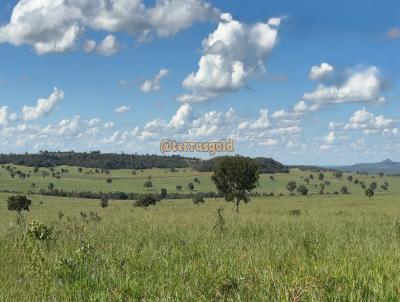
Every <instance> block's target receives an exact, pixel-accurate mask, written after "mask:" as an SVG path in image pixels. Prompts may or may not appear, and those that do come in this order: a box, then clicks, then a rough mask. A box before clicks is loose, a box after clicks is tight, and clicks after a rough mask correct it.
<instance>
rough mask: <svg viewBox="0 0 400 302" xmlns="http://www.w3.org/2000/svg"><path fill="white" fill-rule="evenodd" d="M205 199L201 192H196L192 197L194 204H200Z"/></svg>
mask: <svg viewBox="0 0 400 302" xmlns="http://www.w3.org/2000/svg"><path fill="white" fill-rule="evenodd" d="M205 202H206V201H205V200H204V198H203V194H200V193H199V194H196V195H195V196H194V197H193V203H194V204H197V205H199V204H202V203H205Z"/></svg>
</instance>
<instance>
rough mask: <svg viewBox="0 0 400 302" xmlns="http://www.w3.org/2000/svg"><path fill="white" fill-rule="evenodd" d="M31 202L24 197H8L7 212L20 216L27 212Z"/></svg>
mask: <svg viewBox="0 0 400 302" xmlns="http://www.w3.org/2000/svg"><path fill="white" fill-rule="evenodd" d="M31 204H32V201H31V200H29V199H28V198H27V197H26V196H25V195H16V196H10V197H8V198H7V208H8V210H9V211H16V212H18V214H21V212H22V211H29V206H30V205H31Z"/></svg>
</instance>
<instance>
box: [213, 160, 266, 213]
mask: <svg viewBox="0 0 400 302" xmlns="http://www.w3.org/2000/svg"><path fill="white" fill-rule="evenodd" d="M259 177H260V176H259V171H258V164H257V162H256V161H254V160H253V159H250V158H247V157H241V156H235V157H231V156H224V157H221V158H220V159H219V160H218V162H217V164H216V167H215V170H214V174H213V176H212V180H213V182H214V183H215V186H216V187H217V189H218V191H219V192H220V193H221V194H222V195H223V196H224V197H225V200H226V201H227V202H233V201H235V202H236V211H237V212H239V204H240V202H241V201H244V202H245V203H247V202H249V201H250V198H249V193H251V191H252V190H253V189H254V188H256V186H257V183H258V180H259Z"/></svg>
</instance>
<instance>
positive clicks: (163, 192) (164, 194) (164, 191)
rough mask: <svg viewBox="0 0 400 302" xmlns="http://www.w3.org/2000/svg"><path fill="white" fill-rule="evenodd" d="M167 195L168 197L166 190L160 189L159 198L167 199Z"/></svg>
mask: <svg viewBox="0 0 400 302" xmlns="http://www.w3.org/2000/svg"><path fill="white" fill-rule="evenodd" d="M167 195H168V191H167V189H164V188H162V189H161V193H160V198H161V199H165V198H167Z"/></svg>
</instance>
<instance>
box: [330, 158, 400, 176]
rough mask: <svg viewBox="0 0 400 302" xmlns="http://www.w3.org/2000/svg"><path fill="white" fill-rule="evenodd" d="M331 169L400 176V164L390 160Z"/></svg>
mask: <svg viewBox="0 0 400 302" xmlns="http://www.w3.org/2000/svg"><path fill="white" fill-rule="evenodd" d="M330 168H333V169H336V170H341V171H345V172H365V173H370V174H377V173H380V172H383V173H385V174H387V175H394V174H396V175H400V162H394V161H392V160H390V159H386V160H384V161H381V162H378V163H363V164H356V165H352V166H336V167H330Z"/></svg>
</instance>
